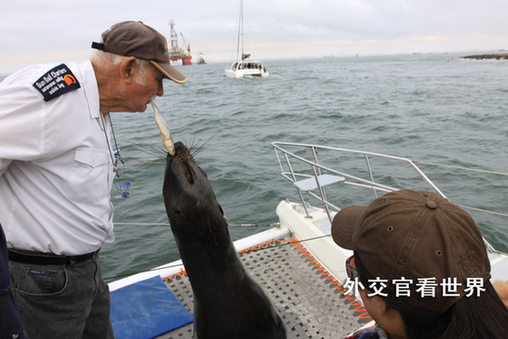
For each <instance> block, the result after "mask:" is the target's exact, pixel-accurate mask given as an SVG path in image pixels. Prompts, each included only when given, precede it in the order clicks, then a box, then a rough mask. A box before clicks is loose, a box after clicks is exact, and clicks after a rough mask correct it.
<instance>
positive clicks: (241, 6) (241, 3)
mask: <svg viewBox="0 0 508 339" xmlns="http://www.w3.org/2000/svg"><path fill="white" fill-rule="evenodd" d="M240 15H241V18H242V24H241V27H242V59H243V0H241V1H240Z"/></svg>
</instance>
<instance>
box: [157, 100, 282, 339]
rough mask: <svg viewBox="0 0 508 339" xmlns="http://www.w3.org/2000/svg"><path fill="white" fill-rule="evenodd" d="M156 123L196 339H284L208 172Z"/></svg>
mask: <svg viewBox="0 0 508 339" xmlns="http://www.w3.org/2000/svg"><path fill="white" fill-rule="evenodd" d="M152 107H153V110H154V118H155V121H156V123H157V126H158V128H159V131H160V134H161V138H162V141H163V144H164V146H165V147H166V149H167V151H168V154H167V159H166V172H165V175H164V185H163V189H162V194H163V196H164V204H165V205H166V213H167V215H168V218H169V222H170V224H171V230H172V231H173V235H174V236H175V241H176V244H177V246H178V251H179V252H180V257H181V259H182V261H183V264H184V266H185V270H186V271H187V275H188V277H189V280H190V283H191V286H192V291H193V292H194V338H196V339H197V338H199V339H210V338H220V339H223V338H227V339H237V338H238V339H285V338H287V335H286V328H285V326H284V323H283V322H282V319H281V318H280V316H279V315H278V313H277V311H276V310H275V308H274V307H273V305H272V303H271V302H270V300H269V299H268V297H267V296H266V295H265V293H264V292H263V290H262V289H261V287H260V286H259V285H258V284H257V283H256V282H254V280H252V279H251V278H250V277H249V275H248V274H247V272H246V271H245V268H244V267H243V265H242V263H241V261H240V259H239V258H238V254H237V253H236V249H235V247H234V245H233V242H232V240H231V236H230V235H229V230H228V223H227V221H226V219H225V218H224V212H223V211H222V207H221V206H220V205H219V202H218V201H217V198H216V197H215V193H214V191H213V189H212V186H211V185H210V182H209V181H208V178H207V176H206V173H205V171H203V170H202V169H201V168H200V167H198V165H196V162H195V161H194V158H193V156H192V154H191V153H190V151H189V149H188V148H187V147H185V145H184V144H183V143H181V142H177V143H174V142H173V138H172V137H171V133H170V132H169V129H168V128H167V126H166V124H165V123H164V120H163V119H162V115H161V113H160V111H159V109H158V108H157V106H156V105H155V104H153V103H152Z"/></svg>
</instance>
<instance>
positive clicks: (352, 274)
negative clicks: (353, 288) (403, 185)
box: [346, 255, 360, 280]
mask: <svg viewBox="0 0 508 339" xmlns="http://www.w3.org/2000/svg"><path fill="white" fill-rule="evenodd" d="M346 273H347V276H348V277H349V279H350V280H355V279H356V278H358V279H360V275H359V274H358V269H357V268H356V265H355V256H354V255H352V256H350V257H349V258H347V259H346Z"/></svg>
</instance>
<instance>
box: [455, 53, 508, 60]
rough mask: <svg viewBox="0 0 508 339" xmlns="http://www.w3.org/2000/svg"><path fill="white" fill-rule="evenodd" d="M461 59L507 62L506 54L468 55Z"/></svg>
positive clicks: (507, 55) (507, 56)
mask: <svg viewBox="0 0 508 339" xmlns="http://www.w3.org/2000/svg"><path fill="white" fill-rule="evenodd" d="M462 59H475V60H491V59H495V60H508V54H482V55H468V56H465V57H462Z"/></svg>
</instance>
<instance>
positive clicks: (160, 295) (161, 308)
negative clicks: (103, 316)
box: [111, 276, 193, 339]
mask: <svg viewBox="0 0 508 339" xmlns="http://www.w3.org/2000/svg"><path fill="white" fill-rule="evenodd" d="M192 321H193V317H192V315H191V314H190V313H189V312H188V311H187V310H186V309H185V307H183V305H182V304H181V303H180V301H178V299H177V298H176V297H175V296H174V295H173V293H172V292H171V291H170V290H169V289H168V288H167V287H166V284H164V282H163V281H162V279H161V278H160V277H159V276H156V277H153V278H150V279H147V280H143V281H140V282H137V283H135V284H132V285H129V286H125V287H123V288H120V289H118V290H116V291H113V292H111V323H112V324H113V331H114V333H115V337H116V339H127V338H129V339H147V338H154V337H157V336H159V335H162V334H164V333H167V332H169V331H172V330H174V329H176V328H179V327H182V326H184V325H187V324H189V323H191V322H192Z"/></svg>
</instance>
